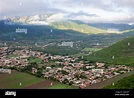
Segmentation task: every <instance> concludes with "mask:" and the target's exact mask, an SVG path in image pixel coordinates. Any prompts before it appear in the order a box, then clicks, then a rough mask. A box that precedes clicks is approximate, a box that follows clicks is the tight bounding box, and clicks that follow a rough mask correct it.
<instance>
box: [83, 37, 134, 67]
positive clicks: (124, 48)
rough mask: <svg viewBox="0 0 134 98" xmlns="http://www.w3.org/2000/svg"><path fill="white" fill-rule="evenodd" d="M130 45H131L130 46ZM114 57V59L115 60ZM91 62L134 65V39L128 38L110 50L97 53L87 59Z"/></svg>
mask: <svg viewBox="0 0 134 98" xmlns="http://www.w3.org/2000/svg"><path fill="white" fill-rule="evenodd" d="M128 43H130V45H128ZM113 56H114V59H113ZM85 59H86V60H89V61H99V62H107V63H113V64H125V65H132V66H133V64H134V37H131V38H126V39H124V40H122V41H119V42H117V43H115V44H113V45H111V46H110V47H108V48H104V49H102V50H100V51H97V52H95V53H93V54H91V55H90V56H87V57H85Z"/></svg>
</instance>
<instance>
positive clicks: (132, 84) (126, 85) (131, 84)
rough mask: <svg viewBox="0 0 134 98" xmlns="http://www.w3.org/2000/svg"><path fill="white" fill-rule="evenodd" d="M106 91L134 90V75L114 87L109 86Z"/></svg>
mask: <svg viewBox="0 0 134 98" xmlns="http://www.w3.org/2000/svg"><path fill="white" fill-rule="evenodd" d="M104 89H134V74H133V75H131V76H128V77H125V78H123V79H121V80H119V81H118V82H116V83H115V84H114V85H113V84H111V85H108V86H106V87H104Z"/></svg>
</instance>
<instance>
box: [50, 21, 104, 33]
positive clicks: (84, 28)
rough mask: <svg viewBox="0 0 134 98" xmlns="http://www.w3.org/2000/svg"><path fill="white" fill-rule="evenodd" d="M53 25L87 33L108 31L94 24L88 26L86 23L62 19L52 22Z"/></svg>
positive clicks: (62, 28)
mask: <svg viewBox="0 0 134 98" xmlns="http://www.w3.org/2000/svg"><path fill="white" fill-rule="evenodd" d="M50 25H51V26H52V27H54V28H57V29H61V30H73V31H78V32H82V33H86V34H102V33H106V30H103V29H98V28H95V27H92V26H88V25H86V24H77V23H75V22H72V21H60V22H54V23H51V24H50Z"/></svg>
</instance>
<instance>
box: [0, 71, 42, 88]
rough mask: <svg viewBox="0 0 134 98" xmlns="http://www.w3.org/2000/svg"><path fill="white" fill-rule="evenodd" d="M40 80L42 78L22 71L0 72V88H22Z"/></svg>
mask: <svg viewBox="0 0 134 98" xmlns="http://www.w3.org/2000/svg"><path fill="white" fill-rule="evenodd" d="M41 81H43V79H41V78H37V77H35V76H32V75H29V74H27V73H22V72H13V73H11V74H10V75H7V74H0V88H4V89H9V88H10V89H19V88H24V87H27V86H29V85H32V84H35V83H38V82H41ZM20 83H21V84H22V85H21V86H20Z"/></svg>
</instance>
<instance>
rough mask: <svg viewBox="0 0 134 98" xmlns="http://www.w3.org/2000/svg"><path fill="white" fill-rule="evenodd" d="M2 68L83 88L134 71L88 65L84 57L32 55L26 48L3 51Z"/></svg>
mask: <svg viewBox="0 0 134 98" xmlns="http://www.w3.org/2000/svg"><path fill="white" fill-rule="evenodd" d="M0 67H1V68H12V69H13V68H14V69H16V70H18V71H23V72H28V73H30V74H33V75H36V76H38V77H42V78H46V79H50V80H53V81H59V82H61V83H64V84H68V85H74V86H78V87H80V88H86V87H87V86H89V85H92V84H94V83H98V82H101V81H105V80H106V79H108V78H112V77H114V76H117V75H120V74H123V73H126V72H129V71H131V70H133V69H132V68H131V67H128V66H125V65H110V66H109V65H107V64H105V63H102V62H94V63H92V62H89V61H85V60H84V59H83V56H81V57H72V56H61V55H51V54H49V53H42V52H38V51H32V50H30V49H28V48H27V47H25V46H24V47H21V49H15V50H13V49H12V47H1V48H0ZM28 68H29V69H28ZM0 73H1V72H0Z"/></svg>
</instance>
